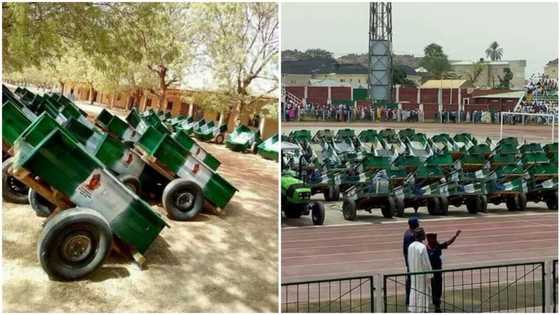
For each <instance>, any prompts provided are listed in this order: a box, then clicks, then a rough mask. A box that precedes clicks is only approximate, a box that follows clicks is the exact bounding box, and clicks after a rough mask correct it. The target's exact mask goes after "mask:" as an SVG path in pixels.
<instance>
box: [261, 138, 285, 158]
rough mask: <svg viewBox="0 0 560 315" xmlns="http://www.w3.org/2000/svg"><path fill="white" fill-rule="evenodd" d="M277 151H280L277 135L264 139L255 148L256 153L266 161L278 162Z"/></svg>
mask: <svg viewBox="0 0 560 315" xmlns="http://www.w3.org/2000/svg"><path fill="white" fill-rule="evenodd" d="M278 151H280V141H278V134H275V135H274V136H272V137H270V138H268V139H266V140H265V141H263V142H262V143H261V144H259V145H258V146H257V153H258V154H259V155H260V156H262V157H263V158H265V159H267V160H274V161H278Z"/></svg>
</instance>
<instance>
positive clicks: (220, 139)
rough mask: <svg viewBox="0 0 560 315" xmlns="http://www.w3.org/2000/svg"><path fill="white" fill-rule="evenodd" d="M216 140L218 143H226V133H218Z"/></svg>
mask: <svg viewBox="0 0 560 315" xmlns="http://www.w3.org/2000/svg"><path fill="white" fill-rule="evenodd" d="M214 142H216V144H222V143H224V134H223V133H220V134H219V135H217V136H216V139H214Z"/></svg>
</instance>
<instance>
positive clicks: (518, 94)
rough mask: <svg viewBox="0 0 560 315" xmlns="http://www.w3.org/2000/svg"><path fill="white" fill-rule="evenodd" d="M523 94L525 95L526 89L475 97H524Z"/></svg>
mask: <svg viewBox="0 0 560 315" xmlns="http://www.w3.org/2000/svg"><path fill="white" fill-rule="evenodd" d="M523 96H525V91H510V92H504V93H495V94H486V95H480V96H474V97H473V98H522V97H523Z"/></svg>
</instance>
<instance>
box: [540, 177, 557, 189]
mask: <svg viewBox="0 0 560 315" xmlns="http://www.w3.org/2000/svg"><path fill="white" fill-rule="evenodd" d="M553 186H554V182H553V181H552V178H551V179H547V180H545V181H544V182H542V187H543V188H552V187H553Z"/></svg>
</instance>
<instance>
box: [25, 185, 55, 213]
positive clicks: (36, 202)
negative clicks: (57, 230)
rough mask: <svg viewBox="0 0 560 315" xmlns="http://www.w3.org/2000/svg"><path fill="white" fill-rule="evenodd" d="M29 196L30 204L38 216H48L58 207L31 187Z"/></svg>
mask: <svg viewBox="0 0 560 315" xmlns="http://www.w3.org/2000/svg"><path fill="white" fill-rule="evenodd" d="M27 198H28V199H29V204H30V205H31V208H32V209H33V211H35V214H36V215H37V216H38V217H41V218H46V217H48V216H49V215H51V213H52V212H53V210H54V209H55V208H56V206H55V205H53V204H52V203H50V202H49V201H48V200H47V199H45V198H44V197H43V196H41V195H39V194H38V193H37V192H36V191H35V190H33V189H29V193H28V194H27Z"/></svg>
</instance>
